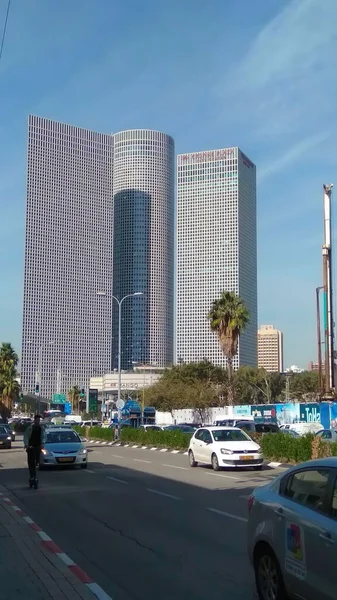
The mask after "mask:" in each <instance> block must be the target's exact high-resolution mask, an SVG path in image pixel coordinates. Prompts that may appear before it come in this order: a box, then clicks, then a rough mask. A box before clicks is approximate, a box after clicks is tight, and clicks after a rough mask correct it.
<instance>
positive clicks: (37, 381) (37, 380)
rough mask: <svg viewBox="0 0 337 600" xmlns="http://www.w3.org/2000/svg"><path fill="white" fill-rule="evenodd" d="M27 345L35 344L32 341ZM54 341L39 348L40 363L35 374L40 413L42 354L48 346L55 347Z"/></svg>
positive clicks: (38, 410) (38, 362)
mask: <svg viewBox="0 0 337 600" xmlns="http://www.w3.org/2000/svg"><path fill="white" fill-rule="evenodd" d="M27 344H29V345H34V342H32V341H31V340H28V341H27ZM53 344H54V341H52V342H46V343H44V344H40V345H39V346H38V350H39V352H38V361H37V371H36V373H35V396H37V397H38V398H39V400H38V405H37V412H40V397H41V387H42V353H43V350H44V348H46V347H48V346H53Z"/></svg>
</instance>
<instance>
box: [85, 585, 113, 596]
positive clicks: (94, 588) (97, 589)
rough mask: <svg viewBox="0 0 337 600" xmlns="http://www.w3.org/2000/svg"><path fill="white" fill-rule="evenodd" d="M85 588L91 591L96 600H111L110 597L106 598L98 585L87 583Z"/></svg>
mask: <svg viewBox="0 0 337 600" xmlns="http://www.w3.org/2000/svg"><path fill="white" fill-rule="evenodd" d="M87 588H89V590H91V592H92V593H93V594H94V596H96V598H97V599H98V600H112V599H111V596H108V594H106V593H105V591H104V590H103V589H102V588H101V586H100V585H98V583H87Z"/></svg>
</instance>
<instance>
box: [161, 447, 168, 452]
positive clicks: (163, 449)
mask: <svg viewBox="0 0 337 600" xmlns="http://www.w3.org/2000/svg"><path fill="white" fill-rule="evenodd" d="M167 450H168V448H162V449H161V451H160V452H167Z"/></svg>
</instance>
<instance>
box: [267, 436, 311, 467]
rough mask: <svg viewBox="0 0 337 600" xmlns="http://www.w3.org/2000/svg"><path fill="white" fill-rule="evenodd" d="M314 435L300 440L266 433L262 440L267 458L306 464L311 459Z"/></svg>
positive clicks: (299, 438)
mask: <svg viewBox="0 0 337 600" xmlns="http://www.w3.org/2000/svg"><path fill="white" fill-rule="evenodd" d="M313 440H314V435H312V434H308V435H304V436H301V437H298V438H295V437H292V436H291V435H289V434H287V433H266V434H265V435H263V436H262V438H261V442H260V445H261V448H262V451H263V454H264V457H265V458H268V459H270V460H277V461H279V462H294V463H296V462H304V461H306V460H310V459H311V454H312V442H313Z"/></svg>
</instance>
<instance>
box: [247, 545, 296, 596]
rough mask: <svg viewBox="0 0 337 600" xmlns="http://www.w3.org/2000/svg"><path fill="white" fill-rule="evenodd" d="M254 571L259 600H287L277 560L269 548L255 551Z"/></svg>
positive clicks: (265, 546)
mask: <svg viewBox="0 0 337 600" xmlns="http://www.w3.org/2000/svg"><path fill="white" fill-rule="evenodd" d="M254 570H255V581H256V589H257V593H258V597H259V599H260V600H289V597H288V595H287V592H286V589H285V587H284V582H283V577H282V573H281V569H280V567H279V564H278V561H277V558H276V556H275V554H274V552H273V551H272V549H271V548H270V547H269V546H267V545H263V546H261V547H260V548H258V549H257V551H256V553H255V556H254Z"/></svg>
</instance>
